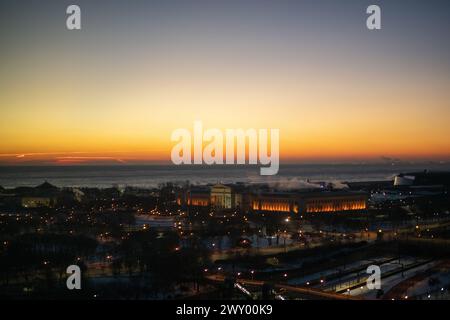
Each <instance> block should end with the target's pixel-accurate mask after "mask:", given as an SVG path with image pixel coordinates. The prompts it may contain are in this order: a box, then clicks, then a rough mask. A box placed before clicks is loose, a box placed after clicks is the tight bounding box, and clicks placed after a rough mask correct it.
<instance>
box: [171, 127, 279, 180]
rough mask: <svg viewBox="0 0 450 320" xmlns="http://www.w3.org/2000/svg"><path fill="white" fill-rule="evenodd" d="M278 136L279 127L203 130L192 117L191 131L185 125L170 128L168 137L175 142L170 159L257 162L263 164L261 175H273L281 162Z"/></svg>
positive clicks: (209, 162)
mask: <svg viewBox="0 0 450 320" xmlns="http://www.w3.org/2000/svg"><path fill="white" fill-rule="evenodd" d="M269 137H270V140H269ZM279 139H280V131H279V129H270V130H269V129H259V130H256V129H247V130H244V129H226V130H225V131H224V132H223V131H221V130H219V129H217V128H212V129H207V130H205V131H203V123H202V122H201V121H195V122H194V129H193V134H191V131H189V130H188V129H185V128H179V129H176V130H174V131H173V132H172V136H171V140H172V141H173V142H177V144H176V145H175V146H173V148H172V152H171V159H172V162H173V163H174V164H176V165H181V164H197V165H201V164H207V165H212V164H216V165H223V164H227V165H230V164H237V165H245V164H250V165H257V164H260V165H262V166H265V167H262V168H261V169H260V174H261V175H266V176H268V175H276V174H277V173H278V169H279V165H280V160H279V158H280V143H279ZM205 143H206V145H205V146H204V144H205ZM224 150H225V151H224Z"/></svg>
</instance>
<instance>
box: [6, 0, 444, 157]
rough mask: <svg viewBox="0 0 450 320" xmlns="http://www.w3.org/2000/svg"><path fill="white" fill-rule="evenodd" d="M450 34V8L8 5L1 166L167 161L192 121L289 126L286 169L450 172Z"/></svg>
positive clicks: (284, 135)
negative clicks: (78, 26) (330, 164)
mask: <svg viewBox="0 0 450 320" xmlns="http://www.w3.org/2000/svg"><path fill="white" fill-rule="evenodd" d="M73 3H76V4H78V5H80V7H81V10H82V30H81V31H68V30H67V29H66V27H65V19H66V14H65V9H66V7H67V6H68V5H69V4H73ZM370 4H379V5H380V6H381V8H382V26H383V29H382V30H380V31H369V30H367V28H366V26H365V20H366V17H367V15H366V14H365V9H366V8H367V6H368V5H370ZM448 30H450V3H449V2H448V1H446V0H442V1H440V0H439V1H438V0H430V1H414V0H390V1H365V0H348V1H345V0H342V1H337V0H321V1H319V0H308V1H300V0H291V1H287V0H272V1H264V0H258V1H256V0H254V1H250V0H248V1H247V0H240V1H233V0H231V1H230V0H228V1H214V0H209V1H206V0H205V1H187V0H183V1H170V0H165V1H133V0H131V1H92V0H90V1H81V0H75V1H74V0H72V1H61V0H59V1H42V0H41V1H17V0H2V1H1V2H0V41H1V42H0V43H1V49H0V52H1V54H0V88H1V91H0V164H14V163H55V164H58V163H60V164H72V163H77V164H78V163H96V162H101V163H105V162H106V163H109V162H111V163H134V162H146V161H168V160H169V159H170V150H171V147H172V146H173V143H172V142H171V141H170V135H171V132H172V131H173V130H175V129H177V128H180V127H184V128H188V129H192V125H193V122H194V120H202V121H203V124H204V126H205V127H207V128H211V127H218V128H222V129H225V128H279V129H280V146H281V156H282V161H298V162H314V161H325V162H326V161H354V160H374V159H375V160H376V159H380V158H381V157H382V156H385V157H392V158H400V159H405V160H407V159H408V160H418V159H421V160H440V161H449V160H450V139H449V138H450V125H449V123H450V121H449V120H450V37H449V36H448Z"/></svg>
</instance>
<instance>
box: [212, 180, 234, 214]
mask: <svg viewBox="0 0 450 320" xmlns="http://www.w3.org/2000/svg"><path fill="white" fill-rule="evenodd" d="M211 206H213V207H215V208H218V209H232V208H233V207H234V193H233V190H232V189H231V187H228V186H225V185H222V184H218V185H215V186H213V187H212V188H211Z"/></svg>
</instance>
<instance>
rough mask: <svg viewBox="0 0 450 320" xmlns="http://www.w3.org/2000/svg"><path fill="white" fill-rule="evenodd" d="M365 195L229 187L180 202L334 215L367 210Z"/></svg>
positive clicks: (193, 193)
mask: <svg viewBox="0 0 450 320" xmlns="http://www.w3.org/2000/svg"><path fill="white" fill-rule="evenodd" d="M367 199H368V196H367V194H366V193H362V192H352V191H299V192H274V191H267V192H258V191H255V190H253V192H252V191H249V190H248V189H243V188H240V190H239V188H236V189H235V188H233V186H230V185H221V184H218V185H214V186H211V187H192V188H191V189H189V190H187V192H186V193H185V194H184V195H182V196H179V197H178V198H177V203H178V204H179V205H181V206H182V205H187V206H189V207H209V206H210V207H211V208H213V209H219V210H233V209H238V208H239V209H242V210H243V211H244V212H248V211H250V212H261V213H264V212H273V213H277V212H278V213H289V214H303V213H332V212H351V211H358V210H365V209H367Z"/></svg>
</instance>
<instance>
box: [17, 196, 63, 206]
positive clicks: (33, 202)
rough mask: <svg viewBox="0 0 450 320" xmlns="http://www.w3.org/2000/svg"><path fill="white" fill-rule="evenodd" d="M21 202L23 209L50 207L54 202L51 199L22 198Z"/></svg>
mask: <svg viewBox="0 0 450 320" xmlns="http://www.w3.org/2000/svg"><path fill="white" fill-rule="evenodd" d="M21 202H22V207H24V208H40V207H52V206H54V205H55V202H56V200H55V199H53V198H51V197H23V198H22V201H21Z"/></svg>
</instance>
